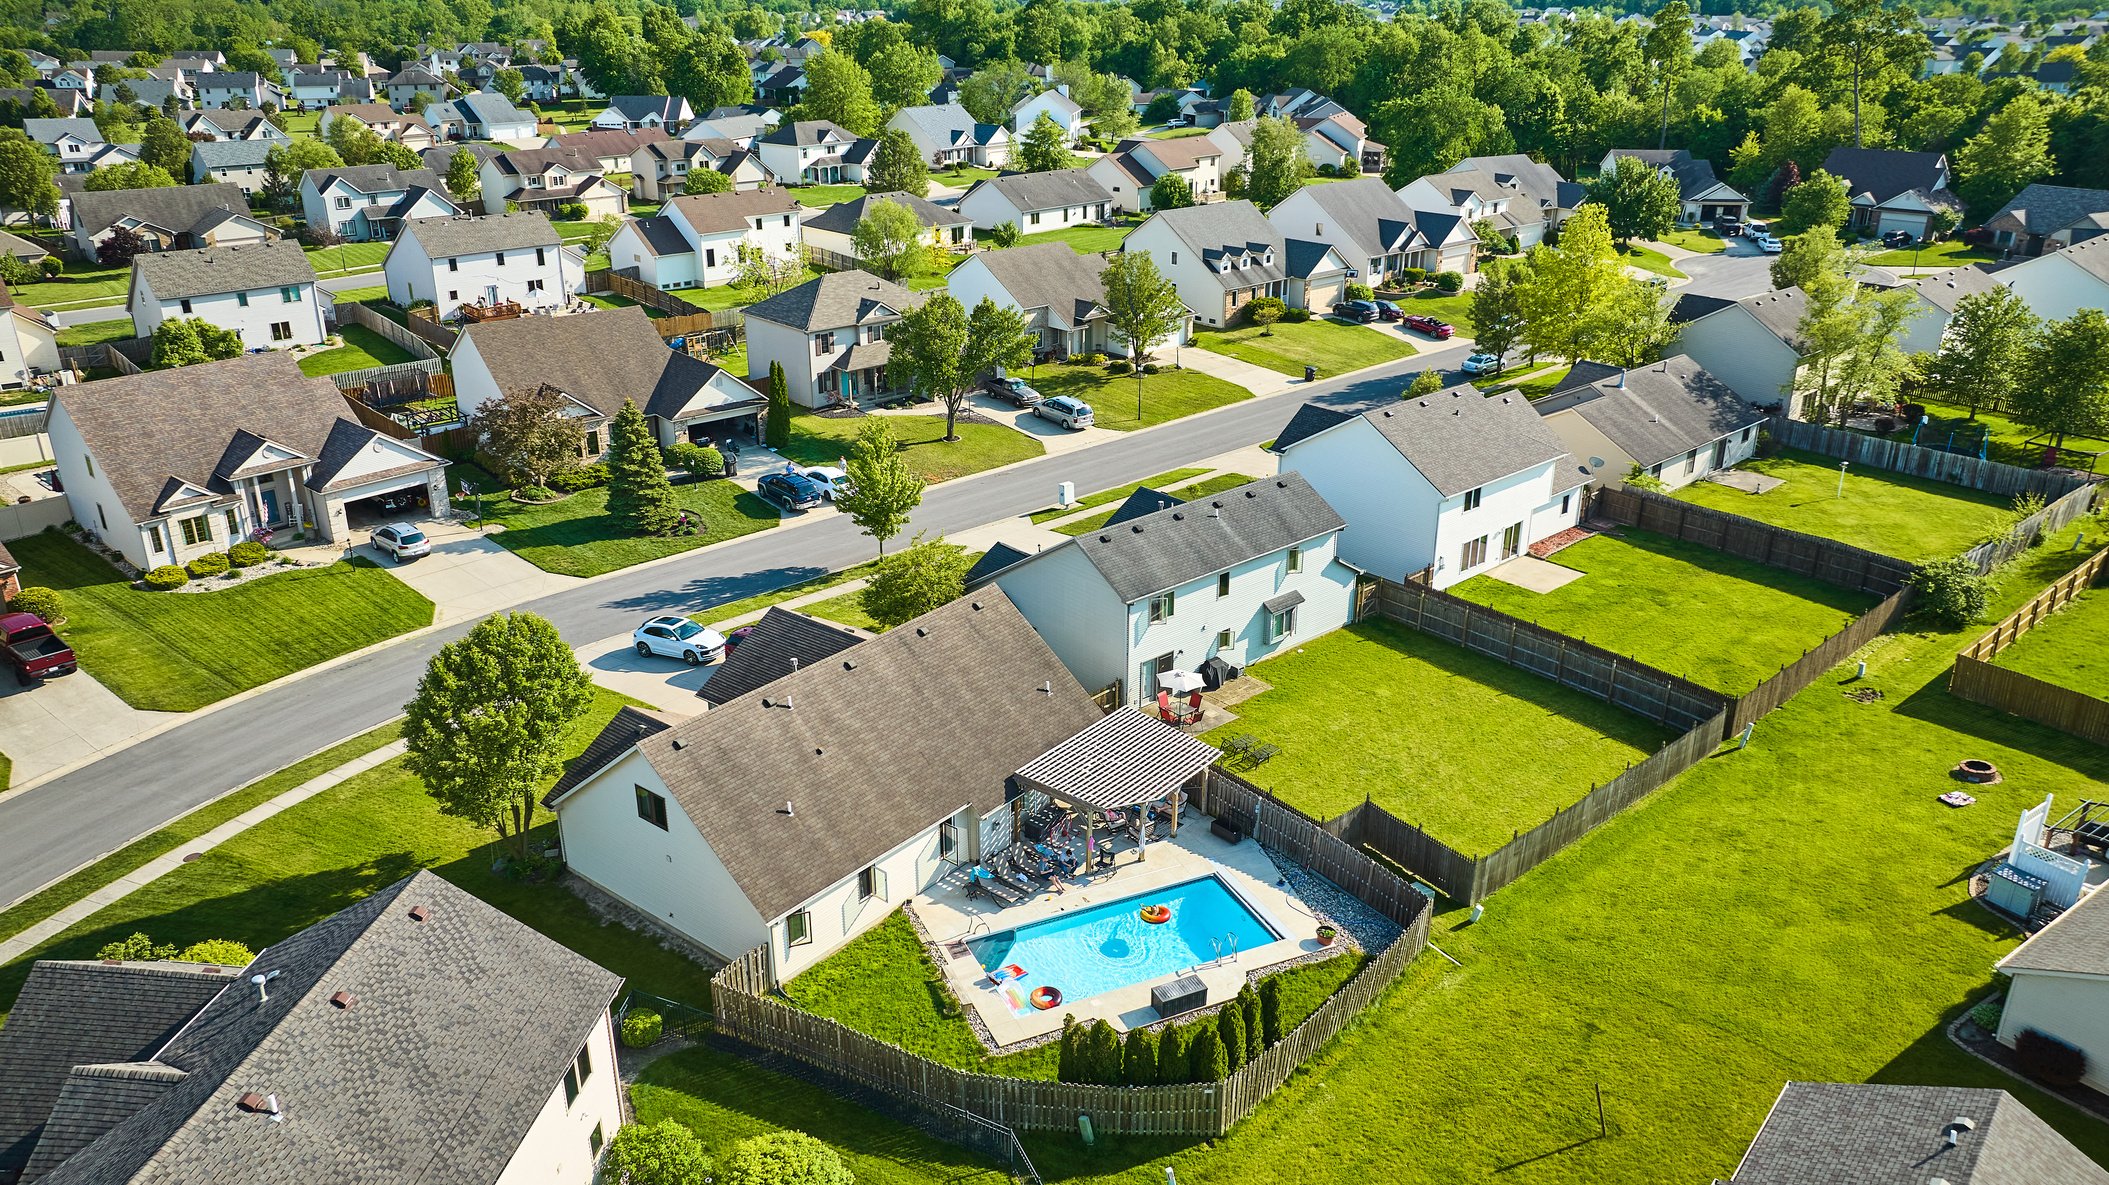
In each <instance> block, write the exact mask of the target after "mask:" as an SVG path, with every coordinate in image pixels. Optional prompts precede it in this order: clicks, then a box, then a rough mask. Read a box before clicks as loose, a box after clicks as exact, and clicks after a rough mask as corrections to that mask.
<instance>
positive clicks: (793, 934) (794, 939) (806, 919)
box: [784, 909, 813, 946]
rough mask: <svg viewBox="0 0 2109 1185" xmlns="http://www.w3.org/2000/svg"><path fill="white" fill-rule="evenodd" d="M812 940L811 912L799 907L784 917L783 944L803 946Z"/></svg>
mask: <svg viewBox="0 0 2109 1185" xmlns="http://www.w3.org/2000/svg"><path fill="white" fill-rule="evenodd" d="M811 941H813V912H812V911H811V910H808V909H801V910H799V911H798V912H797V913H794V914H792V915H791V916H790V917H787V918H785V919H784V945H785V946H804V945H805V944H806V943H808V942H811Z"/></svg>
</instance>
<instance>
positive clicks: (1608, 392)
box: [1532, 354, 1765, 480]
mask: <svg viewBox="0 0 2109 1185" xmlns="http://www.w3.org/2000/svg"><path fill="white" fill-rule="evenodd" d="M1577 369H1579V367H1577ZM1610 369H1611V370H1612V373H1610V374H1597V375H1594V376H1590V377H1589V378H1587V379H1586V380H1583V381H1576V380H1575V378H1574V376H1569V381H1568V382H1565V383H1562V384H1561V385H1560V386H1558V387H1557V388H1555V389H1554V390H1553V392H1552V394H1550V395H1548V396H1546V397H1545V398H1543V399H1539V400H1537V401H1535V402H1534V403H1533V404H1532V406H1533V408H1534V409H1535V410H1536V411H1537V412H1538V414H1539V415H1550V414H1552V413H1553V412H1556V411H1562V410H1565V409H1567V408H1570V407H1571V408H1573V409H1575V412H1576V414H1578V415H1580V416H1581V417H1582V419H1584V420H1586V421H1588V423H1589V425H1590V426H1591V427H1593V428H1595V429H1596V430H1597V431H1599V432H1601V433H1603V434H1604V435H1605V436H1606V437H1608V438H1609V439H1610V440H1611V442H1612V443H1613V444H1615V445H1617V446H1618V447H1619V448H1621V449H1623V450H1624V451H1625V452H1626V453H1627V455H1629V456H1631V457H1632V458H1633V460H1634V461H1635V462H1637V463H1639V464H1640V465H1642V466H1651V465H1656V464H1659V463H1661V462H1663V461H1667V460H1669V459H1670V458H1672V457H1681V456H1683V455H1684V454H1686V453H1688V452H1690V451H1691V450H1692V449H1695V448H1699V447H1702V446H1704V445H1707V444H1710V443H1712V442H1713V441H1716V440H1719V439H1720V438H1722V437H1723V436H1727V435H1729V434H1730V433H1733V432H1738V431H1741V430H1743V429H1746V428H1748V429H1755V428H1757V427H1758V426H1759V425H1761V424H1763V423H1764V422H1765V413H1764V412H1762V411H1759V410H1758V409H1757V408H1756V407H1753V406H1752V405H1751V404H1749V403H1747V402H1745V401H1744V399H1743V398H1742V397H1741V396H1739V395H1737V394H1736V393H1735V392H1734V391H1731V390H1729V389H1728V385H1727V384H1725V383H1723V382H1722V381H1721V380H1719V379H1717V378H1715V377H1714V376H1713V375H1711V374H1708V373H1707V372H1706V370H1705V369H1704V368H1703V367H1701V366H1700V365H1699V364H1698V363H1696V362H1694V361H1692V360H1691V359H1690V358H1687V357H1685V356H1684V355H1682V354H1679V355H1676V356H1675V357H1671V358H1665V359H1663V360H1662V361H1660V362H1650V363H1648V364H1647V365H1646V366H1639V367H1633V368H1631V369H1619V368H1610ZM1605 476H1606V475H1604V474H1600V473H1591V472H1587V471H1586V470H1577V471H1576V474H1575V477H1576V479H1577V480H1601V479H1602V478H1604V477H1605ZM1610 476H1616V475H1615V474H1614V475H1610Z"/></svg>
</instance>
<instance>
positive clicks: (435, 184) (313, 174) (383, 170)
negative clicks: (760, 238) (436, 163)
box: [306, 164, 447, 194]
mask: <svg viewBox="0 0 2109 1185" xmlns="http://www.w3.org/2000/svg"><path fill="white" fill-rule="evenodd" d="M306 177H307V179H308V180H309V181H310V182H312V183H313V184H314V186H315V188H316V189H317V190H324V189H328V188H329V187H330V185H331V184H332V183H334V182H337V181H342V182H344V183H345V184H346V185H349V186H351V187H352V188H353V189H356V190H358V191H359V192H360V193H399V192H402V191H404V190H409V189H415V188H419V187H423V188H425V189H429V190H431V191H433V192H434V193H442V194H443V193H445V192H447V187H446V184H445V183H444V182H443V181H441V180H440V176H439V174H438V173H435V172H433V171H432V170H431V169H399V168H397V167H395V166H394V165H387V164H381V165H350V166H347V167H344V168H337V169H309V170H308V172H307V174H306Z"/></svg>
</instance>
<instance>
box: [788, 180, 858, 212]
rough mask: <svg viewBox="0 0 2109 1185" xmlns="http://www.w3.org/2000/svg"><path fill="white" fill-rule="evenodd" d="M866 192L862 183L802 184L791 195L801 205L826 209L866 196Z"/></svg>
mask: <svg viewBox="0 0 2109 1185" xmlns="http://www.w3.org/2000/svg"><path fill="white" fill-rule="evenodd" d="M864 192H865V191H864V187H863V186H861V185H801V186H798V187H797V188H795V189H793V190H792V191H791V196H792V197H795V198H797V199H798V204H799V205H801V206H811V207H812V208H813V209H816V210H825V209H827V208H828V207H829V206H839V205H841V204H842V203H843V202H853V201H856V200H857V199H858V198H860V197H863V196H864Z"/></svg>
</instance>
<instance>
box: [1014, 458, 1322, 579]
mask: <svg viewBox="0 0 2109 1185" xmlns="http://www.w3.org/2000/svg"><path fill="white" fill-rule="evenodd" d="M1346 525H1347V523H1346V520H1344V519H1342V518H1341V517H1340V514H1339V512H1337V511H1335V510H1334V509H1333V508H1332V506H1331V505H1330V504H1328V503H1327V502H1326V500H1325V499H1324V498H1321V497H1319V496H1318V491H1317V490H1314V489H1312V488H1311V483H1310V482H1309V481H1307V480H1305V479H1304V476H1303V475H1302V474H1301V473H1296V472H1288V473H1284V474H1282V475H1281V476H1280V477H1269V478H1263V479H1261V480H1259V481H1255V482H1252V483H1250V484H1249V485H1242V486H1238V487H1237V488H1235V489H1229V490H1224V491H1223V492H1222V493H1219V494H1216V495H1213V496H1212V497H1210V498H1209V499H1208V501H1207V502H1205V503H1203V502H1187V503H1182V504H1180V505H1177V506H1171V507H1167V508H1165V509H1162V510H1158V511H1155V512H1153V513H1150V514H1146V515H1143V516H1142V517H1140V518H1135V519H1130V520H1128V521H1127V522H1125V523H1122V524H1121V525H1120V526H1118V527H1114V526H1111V525H1109V526H1106V527H1102V528H1100V529H1099V530H1097V531H1092V532H1089V533H1087V534H1083V535H1079V536H1077V537H1076V538H1075V539H1074V540H1073V541H1072V543H1070V544H1063V545H1062V546H1075V547H1077V548H1079V549H1081V550H1082V551H1083V553H1084V556H1085V558H1087V559H1089V560H1090V561H1091V563H1092V566H1093V567H1096V568H1097V569H1098V570H1099V574H1100V575H1101V576H1104V577H1105V578H1106V583H1107V584H1108V585H1109V586H1111V588H1112V589H1113V595H1115V596H1117V597H1119V598H1120V599H1121V601H1122V602H1123V603H1125V604H1130V605H1132V604H1134V603H1135V602H1137V601H1140V600H1142V599H1143V598H1145V597H1148V596H1151V595H1153V594H1155V593H1160V592H1163V591H1164V590H1166V589H1168V588H1177V587H1178V586H1179V585H1182V584H1185V583H1187V582H1189V581H1193V580H1198V579H1200V578H1202V577H1204V576H1208V575H1211V574H1213V573H1216V572H1222V571H1225V570H1227V569H1230V568H1234V567H1236V566H1237V565H1239V564H1242V563H1245V562H1246V561H1248V560H1252V559H1257V558H1258V557H1260V556H1263V555H1272V554H1273V553H1275V552H1278V551H1282V550H1284V549H1286V548H1289V547H1291V546H1294V545H1296V544H1299V543H1303V542H1306V541H1307V540H1311V539H1316V538H1318V537H1319V536H1321V535H1326V534H1329V533H1331V532H1333V531H1338V530H1340V529H1341V528H1343V527H1345V526H1346ZM1054 550H1056V549H1055V548H1050V549H1048V552H1043V553H1041V554H1043V555H1045V554H1050V553H1051V552H1053V551H1054Z"/></svg>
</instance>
